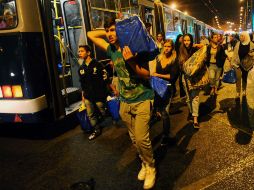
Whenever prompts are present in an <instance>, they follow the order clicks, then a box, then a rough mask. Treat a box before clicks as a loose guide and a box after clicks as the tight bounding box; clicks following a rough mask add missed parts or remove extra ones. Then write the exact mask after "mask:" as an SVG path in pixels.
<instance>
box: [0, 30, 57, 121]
mask: <svg viewBox="0 0 254 190" xmlns="http://www.w3.org/2000/svg"><path fill="white" fill-rule="evenodd" d="M0 46H1V48H2V49H3V53H1V55H0V61H1V63H4V64H0V72H1V73H0V81H1V82H0V85H21V86H22V91H23V95H24V97H23V98H19V99H17V100H20V101H22V100H24V101H25V100H31V99H36V98H38V97H40V96H43V95H45V96H46V99H47V107H48V108H47V109H46V110H47V111H43V110H41V111H40V112H38V113H31V114H29V113H28V114H20V115H21V116H22V115H24V116H22V117H23V120H22V121H23V122H37V121H48V120H52V119H53V113H52V109H49V108H50V101H49V96H50V89H49V81H48V77H47V76H48V74H47V68H46V60H45V53H44V52H45V51H44V46H43V38H42V33H40V32H26V33H9V34H1V36H0ZM2 100H3V101H4V99H2ZM9 100H10V101H11V100H12V99H9ZM13 109H14V110H15V107H13ZM25 109H28V108H26V107H24V110H25ZM17 114H18V113H17ZM8 115H9V116H8ZM14 117H15V114H8V113H6V114H3V113H2V114H0V118H1V120H3V121H5V122H13V121H14V120H13V119H14Z"/></svg>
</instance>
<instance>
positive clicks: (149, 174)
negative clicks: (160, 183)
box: [143, 166, 156, 189]
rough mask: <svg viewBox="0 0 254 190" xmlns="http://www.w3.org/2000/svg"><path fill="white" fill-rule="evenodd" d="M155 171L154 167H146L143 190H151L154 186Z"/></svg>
mask: <svg viewBox="0 0 254 190" xmlns="http://www.w3.org/2000/svg"><path fill="white" fill-rule="evenodd" d="M155 179H156V169H155V168H154V167H150V166H146V177H145V182H144V186H143V188H144V189H151V188H153V186H154V184H155Z"/></svg>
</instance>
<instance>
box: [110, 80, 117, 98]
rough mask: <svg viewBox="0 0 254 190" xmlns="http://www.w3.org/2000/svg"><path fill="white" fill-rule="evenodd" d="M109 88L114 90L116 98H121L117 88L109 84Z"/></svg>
mask: <svg viewBox="0 0 254 190" xmlns="http://www.w3.org/2000/svg"><path fill="white" fill-rule="evenodd" d="M108 86H109V88H110V89H111V90H112V92H113V93H114V95H115V96H119V91H118V90H117V89H116V86H115V85H114V84H112V83H110V84H108Z"/></svg>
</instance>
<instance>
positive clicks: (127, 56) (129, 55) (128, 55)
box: [122, 46, 135, 61]
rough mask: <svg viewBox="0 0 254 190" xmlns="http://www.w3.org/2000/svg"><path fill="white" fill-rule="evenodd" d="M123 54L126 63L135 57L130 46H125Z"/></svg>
mask: <svg viewBox="0 0 254 190" xmlns="http://www.w3.org/2000/svg"><path fill="white" fill-rule="evenodd" d="M122 54H123V58H124V60H125V61H129V60H131V59H133V58H134V57H135V56H134V55H133V53H132V52H131V50H130V48H129V47H128V46H124V48H123V51H122Z"/></svg>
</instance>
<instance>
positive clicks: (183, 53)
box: [178, 34, 194, 64]
mask: <svg viewBox="0 0 254 190" xmlns="http://www.w3.org/2000/svg"><path fill="white" fill-rule="evenodd" d="M185 36H189V38H190V41H191V43H190V47H188V49H187V47H185V45H184V42H183V43H182V44H181V46H180V49H179V55H178V61H179V63H180V64H183V63H184V62H185V61H187V60H188V59H189V57H190V56H191V55H192V49H193V43H194V40H193V36H192V35H191V34H184V35H183V40H184V37H185Z"/></svg>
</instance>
